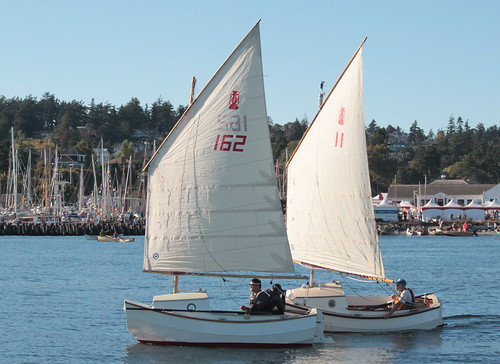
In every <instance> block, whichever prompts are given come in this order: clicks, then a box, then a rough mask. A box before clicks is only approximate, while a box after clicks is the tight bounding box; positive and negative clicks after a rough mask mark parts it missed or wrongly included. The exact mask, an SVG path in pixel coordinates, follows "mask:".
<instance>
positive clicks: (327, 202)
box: [287, 38, 442, 332]
mask: <svg viewBox="0 0 500 364" xmlns="http://www.w3.org/2000/svg"><path fill="white" fill-rule="evenodd" d="M365 40H366V38H365ZM363 44H364V41H363V43H362V44H361V45H360V47H359V48H358V50H357V51H356V53H355V55H354V56H353V58H352V59H351V61H350V62H349V64H348V66H347V67H346V69H345V70H344V72H343V73H342V75H341V76H340V78H339V80H338V81H337V83H336V84H335V86H334V87H333V89H332V90H331V91H330V93H329V95H328V97H327V99H326V100H325V102H324V103H323V104H322V105H321V106H320V110H319V111H318V113H317V115H316V116H315V118H314V119H313V121H312V122H311V124H310V126H309V128H308V129H307V131H306V133H305V134H304V136H303V138H302V140H301V141H300V143H299V145H298V147H297V148H296V150H295V152H294V154H293V155H292V156H291V158H290V160H289V162H288V171H287V173H288V191H287V230H288V239H289V242H290V247H291V252H292V256H293V259H294V261H296V262H297V263H300V264H302V265H304V266H306V267H309V268H311V278H310V281H309V284H308V285H303V286H302V287H301V288H297V289H293V290H291V291H289V292H288V303H289V304H291V305H292V306H293V305H295V306H305V307H307V308H308V307H316V308H318V309H319V310H320V311H322V312H323V316H324V323H325V331H327V332H381V331H400V330H415V329H432V328H435V327H436V326H439V325H441V324H442V318H441V304H440V303H439V300H438V299H437V297H436V296H435V295H433V294H429V295H423V296H420V297H418V298H417V300H418V301H419V302H420V303H421V305H420V306H421V307H419V308H416V309H412V310H400V311H396V312H395V313H394V314H393V315H392V316H391V317H390V318H388V319H384V318H383V316H384V314H386V313H387V311H385V310H384V308H382V307H380V308H378V309H377V306H378V305H382V306H384V304H386V303H387V302H388V301H391V297H390V296H387V295H385V296H346V295H345V293H344V290H343V288H342V286H341V285H340V284H339V283H338V282H335V281H334V282H332V283H325V284H316V283H315V281H314V268H321V269H326V270H330V271H336V272H340V273H345V274H348V275H354V276H360V277H363V278H368V279H373V280H380V281H386V282H392V281H391V280H389V279H387V278H386V277H385V273H384V265H383V262H382V256H381V252H380V248H379V244H378V237H377V232H376V227H375V219H374V212H373V206H372V201H371V196H370V181H369V170H368V158H367V152H366V141H365V123H364V111H363V75H362V46H363Z"/></svg>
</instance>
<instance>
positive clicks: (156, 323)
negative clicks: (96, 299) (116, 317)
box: [124, 294, 324, 347]
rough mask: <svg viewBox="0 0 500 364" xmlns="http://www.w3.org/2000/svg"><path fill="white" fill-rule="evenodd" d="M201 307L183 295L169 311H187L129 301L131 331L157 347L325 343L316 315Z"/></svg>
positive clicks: (170, 301) (314, 312)
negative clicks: (253, 312)
mask: <svg viewBox="0 0 500 364" xmlns="http://www.w3.org/2000/svg"><path fill="white" fill-rule="evenodd" d="M173 295H175V294H171V295H168V296H173ZM166 296H167V295H166ZM199 301H200V300H198V299H196V298H194V299H192V300H191V299H190V297H189V296H187V297H186V296H185V295H184V296H183V297H181V298H180V299H178V300H177V299H175V298H174V299H172V298H167V299H166V300H165V301H164V302H166V304H167V306H168V305H171V306H172V307H178V305H181V306H182V307H183V308H184V309H175V308H172V309H169V308H165V307H162V308H157V307H156V306H153V305H151V306H150V305H144V304H141V303H135V302H131V301H127V300H126V301H125V303H124V308H125V313H126V317H127V329H128V331H129V332H130V333H131V334H132V335H133V336H134V337H135V338H136V339H137V340H138V341H139V342H141V343H148V344H158V345H196V346H229V347H284V346H305V345H312V344H314V343H321V342H324V336H323V323H322V319H321V318H322V316H321V313H320V314H318V313H317V310H316V309H312V310H308V311H304V313H300V314H285V315H248V314H245V313H243V312H233V311H211V310H200V309H199V308H200V307H204V305H202V304H200V302H199ZM159 306H164V305H159ZM197 306H198V307H197ZM186 308H189V309H186Z"/></svg>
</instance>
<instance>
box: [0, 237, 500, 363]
mask: <svg viewBox="0 0 500 364" xmlns="http://www.w3.org/2000/svg"><path fill="white" fill-rule="evenodd" d="M143 242H144V238H143V237H136V241H135V242H133V243H124V244H116V243H115V244H114V243H98V242H97V241H92V240H87V239H85V238H84V237H0V258H1V266H0V276H1V278H2V280H1V282H2V284H1V288H2V289H1V293H2V294H1V300H0V302H1V307H2V309H1V311H0V328H1V331H0V333H1V340H0V358H2V362H5V363H49V362H50V363H84V362H89V363H93V362H106V363H111V362H118V363H120V362H121V363H163V362H179V363H187V362H191V363H198V362H204V363H207V362H208V363H248V362H272V363H324V362H326V361H336V362H366V363H386V362H393V363H401V362H422V363H428V362H431V361H432V362H441V363H442V362H449V363H452V362H453V363H455V362H485V363H488V362H490V363H494V362H495V363H496V362H499V361H500V289H499V288H498V287H499V283H498V277H499V276H500V264H499V263H498V253H497V252H498V250H499V247H500V236H480V237H473V238H458V237H456V238H455V237H434V236H429V237H417V236H416V237H406V236H400V237H399V236H398V237H382V238H381V241H380V243H381V246H382V252H383V255H384V263H385V268H386V275H387V276H388V277H390V278H395V279H397V278H400V277H402V278H405V279H406V280H407V282H408V285H409V286H410V287H412V288H413V289H414V291H415V293H417V294H419V293H424V292H435V291H438V296H439V297H440V299H441V301H442V302H443V304H444V307H443V316H444V317H445V320H444V321H445V323H446V324H447V326H445V327H444V328H442V329H436V330H433V331H428V332H416V333H399V334H378V335H361V334H338V335H332V336H333V338H334V339H335V341H336V344H334V345H329V346H326V345H325V346H317V347H313V348H307V349H291V350H288V349H287V350H283V349H281V350H279V349H272V350H255V349H254V350H242V349H206V348H193V347H157V346H148V345H142V344H137V343H136V341H135V340H134V338H133V337H132V336H131V335H130V334H129V333H128V332H127V329H126V325H125V315H124V312H123V300H124V299H125V298H129V299H132V300H135V301H139V302H145V303H149V302H151V298H152V296H153V295H155V294H160V293H166V292H168V291H170V290H171V289H172V283H171V278H170V277H166V276H161V275H156V274H146V273H142V253H143ZM299 271H301V273H306V272H305V271H302V270H301V268H299ZM318 278H319V279H320V280H323V281H328V280H331V279H332V276H331V275H330V274H329V273H320V274H318ZM335 279H338V280H341V281H342V282H343V284H344V287H345V289H346V292H347V293H352V292H350V290H351V289H352V290H354V292H357V293H360V294H361V293H365V292H370V293H372V294H383V292H381V291H380V289H381V288H385V289H386V290H387V289H389V288H388V287H386V286H385V285H384V286H383V287H381V286H380V285H378V284H376V283H375V284H374V283H361V282H358V281H355V280H350V279H346V280H345V281H344V280H343V279H342V278H341V277H338V276H337V277H335ZM266 283H267V282H266ZM280 283H282V285H283V286H284V287H287V288H291V287H293V286H296V285H297V282H293V281H283V282H280ZM180 288H181V289H196V288H207V289H208V290H209V293H210V294H211V295H212V296H216V300H215V303H213V304H212V308H227V309H236V308H237V307H238V306H239V305H240V304H242V303H246V302H247V299H248V294H249V292H248V286H247V285H246V280H241V279H232V280H228V281H226V282H222V281H221V280H220V279H218V278H210V279H205V278H203V279H200V278H195V277H189V278H188V277H181V284H180ZM227 297H230V298H229V299H227ZM224 298H226V299H224Z"/></svg>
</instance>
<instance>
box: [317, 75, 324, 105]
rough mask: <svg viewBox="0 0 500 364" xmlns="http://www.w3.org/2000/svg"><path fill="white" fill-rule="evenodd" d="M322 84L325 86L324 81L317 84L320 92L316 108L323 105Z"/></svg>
mask: <svg viewBox="0 0 500 364" xmlns="http://www.w3.org/2000/svg"><path fill="white" fill-rule="evenodd" d="M323 86H325V81H321V84H320V85H319V88H320V89H321V92H320V93H319V103H318V109H321V106H323V97H325V91H323Z"/></svg>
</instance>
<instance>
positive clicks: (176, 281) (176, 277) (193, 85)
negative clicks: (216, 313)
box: [173, 76, 196, 293]
mask: <svg viewBox="0 0 500 364" xmlns="http://www.w3.org/2000/svg"><path fill="white" fill-rule="evenodd" d="M195 86H196V77H194V76H193V79H192V80H191V93H190V98H189V107H191V105H192V104H193V101H194V88H195ZM178 291H179V276H178V275H177V274H175V275H174V289H173V293H177V292H178Z"/></svg>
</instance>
